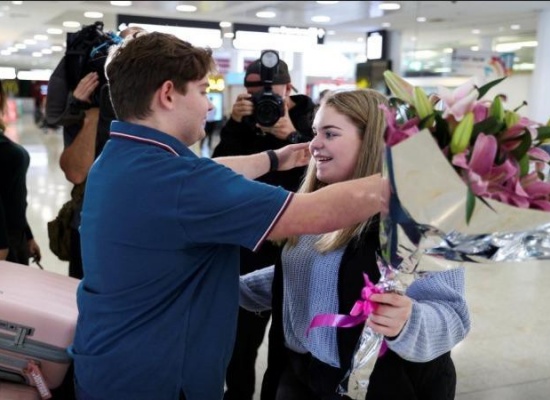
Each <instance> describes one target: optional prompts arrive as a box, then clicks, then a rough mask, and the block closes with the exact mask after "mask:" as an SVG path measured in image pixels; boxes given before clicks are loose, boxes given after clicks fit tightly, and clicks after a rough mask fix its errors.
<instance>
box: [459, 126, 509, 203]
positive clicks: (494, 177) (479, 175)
mask: <svg viewBox="0 0 550 400" xmlns="http://www.w3.org/2000/svg"><path fill="white" fill-rule="evenodd" d="M497 152H498V143H497V140H496V138H495V137H494V136H491V135H485V134H483V133H480V134H479V136H478V137H477V139H476V142H475V143H474V147H473V150H472V155H471V157H470V160H469V161H468V160H467V158H466V156H467V152H463V153H460V154H457V155H455V156H454V157H453V160H452V163H453V165H455V166H457V167H459V168H462V169H464V170H465V175H466V176H465V178H466V180H467V182H468V184H469V185H470V188H471V190H472V192H473V193H474V194H475V195H476V196H483V197H490V198H494V197H493V196H499V197H500V196H501V195H504V197H509V195H505V194H506V193H509V190H507V189H505V187H504V185H505V184H506V182H507V181H508V180H509V179H511V178H513V177H515V176H517V174H518V168H517V166H516V165H515V164H513V163H512V162H511V161H510V160H508V159H507V160H505V161H504V163H502V164H501V165H495V159H496V156H497ZM503 201H505V199H504V200H503ZM505 202H506V203H509V201H505Z"/></svg>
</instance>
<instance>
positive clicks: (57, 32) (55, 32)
mask: <svg viewBox="0 0 550 400" xmlns="http://www.w3.org/2000/svg"><path fill="white" fill-rule="evenodd" d="M46 32H47V33H48V34H49V35H61V34H62V33H63V29H60V28H48V29H46Z"/></svg>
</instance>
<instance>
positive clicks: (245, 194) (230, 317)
mask: <svg viewBox="0 0 550 400" xmlns="http://www.w3.org/2000/svg"><path fill="white" fill-rule="evenodd" d="M86 185H87V186H86V193H85V197H84V205H83V210H82V222H81V226H80V234H81V243H82V259H83V264H84V279H83V280H82V282H81V283H80V286H79V288H78V293H77V301H78V309H79V317H78V323H77V327H76V334H75V339H74V343H73V346H72V348H71V349H70V351H71V354H72V355H73V357H74V362H75V377H76V380H77V382H78V385H79V387H80V388H81V389H83V390H84V392H86V393H88V394H89V395H91V396H92V397H93V398H97V399H102V400H107V399H109V400H113V399H117V400H124V399H132V400H139V399H143V400H153V399H154V400H175V399H177V398H178V396H179V393H180V391H181V390H183V392H184V393H185V396H186V398H187V400H219V399H221V398H222V395H223V384H224V379H225V370H226V367H227V364H228V362H229V358H230V356H231V352H232V350H233V343H234V339H235V330H236V321H237V310H238V279H239V246H245V247H248V248H250V249H254V248H257V247H258V246H259V245H260V244H261V243H262V241H263V240H264V239H265V237H266V235H267V234H268V233H269V230H270V229H271V227H272V226H273V224H274V223H275V222H276V220H277V218H278V217H279V216H280V214H281V213H282V211H283V210H284V208H285V207H286V205H287V204H288V202H289V201H290V198H291V196H292V194H291V193H289V192H287V191H285V190H284V189H282V188H280V187H273V186H269V185H266V184H263V183H260V182H257V181H253V180H250V179H247V178H245V177H243V176H242V175H239V174H236V173H234V172H233V171H232V170H230V169H229V168H226V167H224V166H222V165H220V164H218V163H216V162H214V161H212V160H211V159H208V158H200V157H197V156H196V155H195V154H194V153H193V152H192V151H191V150H189V149H188V148H187V147H186V146H185V145H184V144H182V143H181V142H179V141H178V140H177V139H176V138H174V137H172V136H169V135H167V134H165V133H162V132H159V131H156V130H153V129H150V128H146V127H144V126H140V125H134V124H129V123H124V122H119V121H115V122H113V124H112V126H111V140H109V142H108V143H107V145H106V146H105V148H104V150H103V152H102V153H101V155H100V156H99V157H98V159H97V160H96V161H95V162H94V164H93V166H92V168H91V170H90V173H89V175H88V180H87V183H86Z"/></svg>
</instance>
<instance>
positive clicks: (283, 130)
mask: <svg viewBox="0 0 550 400" xmlns="http://www.w3.org/2000/svg"><path fill="white" fill-rule="evenodd" d="M256 126H257V127H258V128H260V129H261V130H262V132H265V133H270V134H272V135H273V136H275V137H276V138H277V139H281V140H288V137H289V136H290V134H291V133H292V132H294V131H296V128H295V127H294V125H293V124H292V121H291V120H290V116H289V115H288V106H287V104H286V103H285V115H283V116H282V117H281V118H279V120H278V121H277V122H276V123H275V125H273V126H270V127H267V126H261V125H259V124H256Z"/></svg>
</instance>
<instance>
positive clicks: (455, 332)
mask: <svg viewBox="0 0 550 400" xmlns="http://www.w3.org/2000/svg"><path fill="white" fill-rule="evenodd" d="M464 273H465V270H464V268H463V267H462V268H454V269H451V270H448V271H443V272H437V273H433V274H430V275H427V276H426V277H424V278H420V279H417V280H416V281H414V282H413V283H412V284H411V285H410V286H409V288H408V290H407V296H409V297H410V298H412V299H413V300H414V302H413V308H412V313H411V316H410V318H409V320H408V321H407V323H406V324H405V326H404V328H403V330H402V331H401V333H400V334H399V336H397V337H396V338H394V339H387V340H386V343H387V344H388V347H389V348H390V349H392V350H393V351H395V352H396V353H397V354H399V356H401V357H402V358H404V359H406V360H409V361H413V362H426V361H430V360H432V359H434V358H436V357H438V356H440V355H441V354H444V353H446V352H448V351H450V350H451V349H452V348H453V347H454V346H455V345H456V344H458V343H459V342H461V341H462V340H463V339H464V338H465V337H466V335H467V334H468V332H469V331H470V313H469V311H468V306H467V304H466V299H465V297H464V291H465V283H464Z"/></svg>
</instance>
